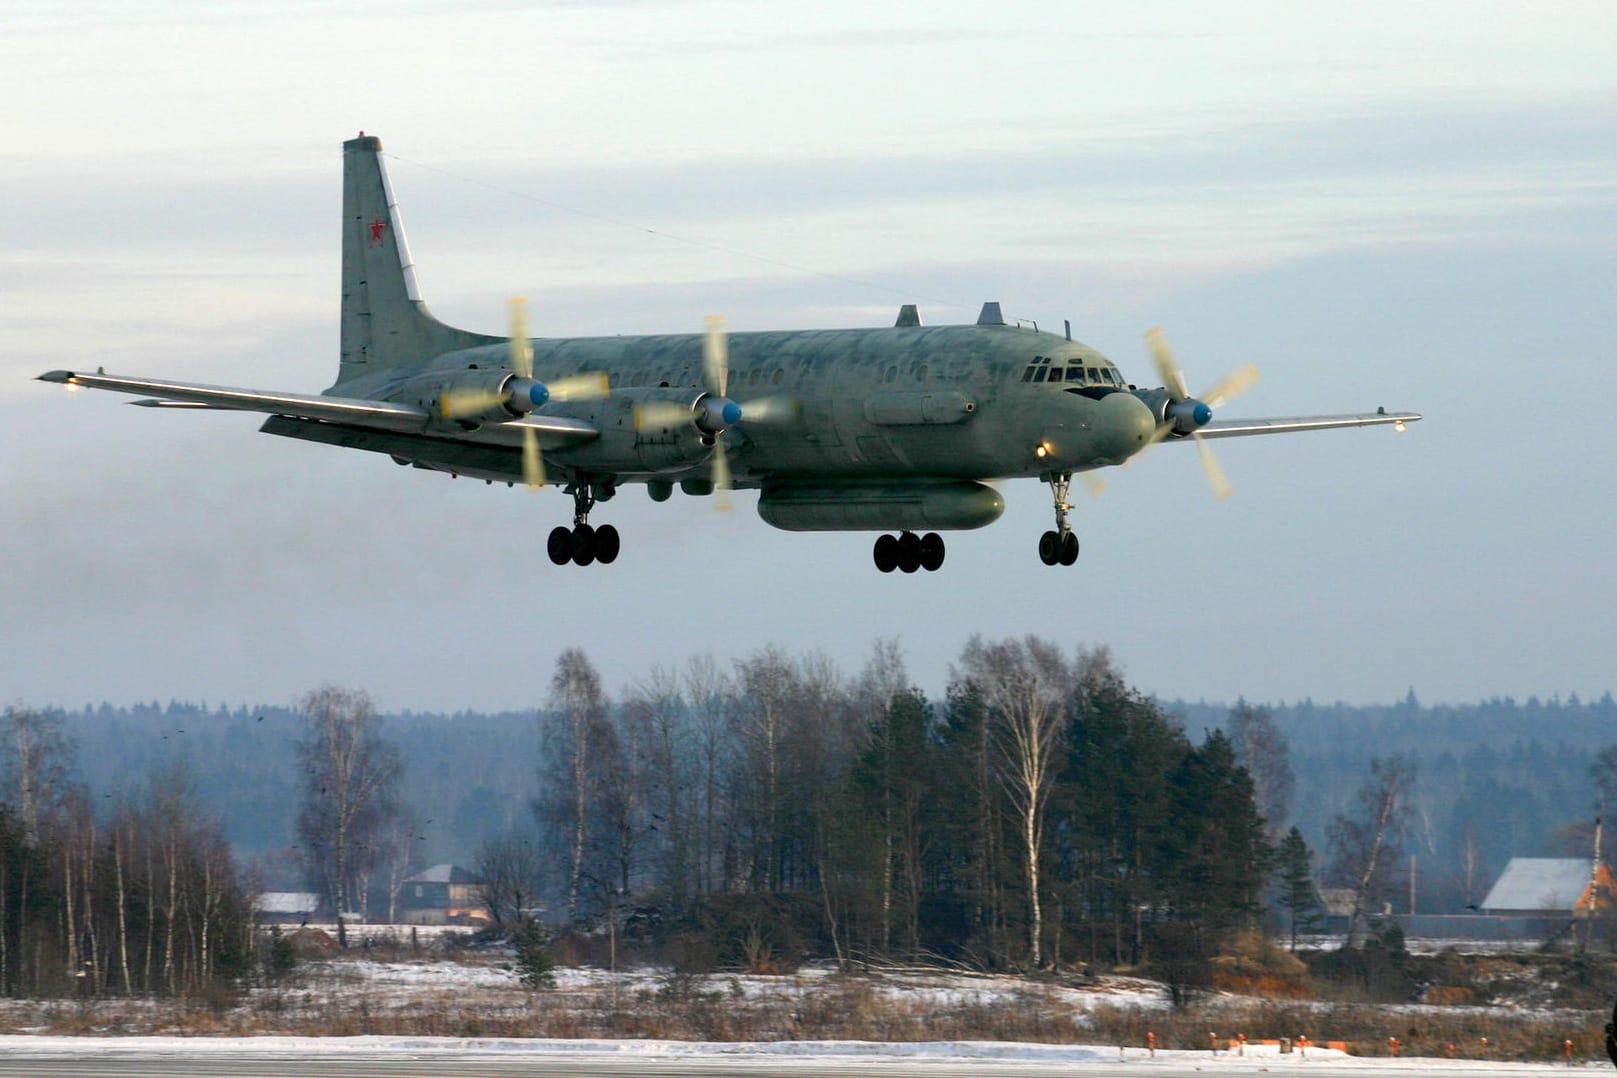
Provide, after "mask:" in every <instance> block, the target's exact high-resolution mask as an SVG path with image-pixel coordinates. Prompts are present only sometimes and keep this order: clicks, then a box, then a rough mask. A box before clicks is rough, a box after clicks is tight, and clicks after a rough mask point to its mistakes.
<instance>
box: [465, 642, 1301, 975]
mask: <svg viewBox="0 0 1617 1078" xmlns="http://www.w3.org/2000/svg"><path fill="white" fill-rule="evenodd" d="M550 704H551V707H550V709H549V710H548V711H547V712H546V713H545V715H544V717H543V719H542V723H543V730H542V734H543V736H542V741H541V751H540V757H539V761H540V763H539V767H540V781H539V783H538V784H537V788H536V792H535V797H534V802H533V803H534V807H535V818H534V819H533V820H532V821H531V822H528V823H525V824H524V825H522V826H521V827H519V828H517V829H516V830H515V831H514V832H513V833H511V834H508V835H506V836H504V837H502V838H500V839H498V840H496V841H494V842H492V843H490V844H489V845H488V846H487V847H486V848H485V850H484V853H483V856H482V857H481V858H480V865H481V867H482V869H483V870H484V873H485V875H486V877H487V878H488V879H489V880H490V882H491V883H492V884H493V885H494V886H493V887H492V888H491V897H492V898H493V899H494V902H495V904H496V907H497V912H500V913H501V914H502V915H507V914H509V913H510V912H511V910H512V908H514V906H515V905H516V904H517V901H518V900H517V899H516V897H515V896H512V897H511V898H510V899H509V900H506V891H505V886H506V884H507V883H508V882H509V881H519V882H521V881H523V877H524V872H526V873H527V874H528V876H527V880H526V882H527V885H528V887H529V894H530V895H531V894H534V893H535V892H537V894H538V895H539V896H540V897H541V899H542V900H543V901H544V902H545V903H547V904H548V905H549V906H550V907H551V908H552V910H553V911H555V912H558V913H561V914H564V915H565V917H564V919H567V920H572V921H575V922H589V921H594V920H596V919H598V918H601V917H603V916H604V917H607V918H608V919H610V920H612V921H614V922H616V921H626V922H627V921H630V920H633V919H634V918H636V917H638V918H641V919H643V920H644V919H650V920H655V921H658V922H660V924H661V931H660V933H659V934H660V936H661V938H663V939H664V940H671V941H674V942H675V944H676V946H677V945H681V941H682V945H683V946H685V947H687V948H688V949H690V950H691V951H693V952H699V951H702V950H703V949H706V951H707V954H706V955H705V956H703V957H704V960H707V961H723V962H745V963H747V964H748V965H751V966H754V967H759V966H766V965H767V964H768V963H769V962H770V961H772V960H774V961H779V960H795V959H796V958H800V957H802V956H803V955H805V954H816V955H823V956H826V957H835V958H838V959H840V960H843V961H849V960H853V959H855V958H860V957H869V956H872V955H881V956H888V957H898V958H926V957H943V958H948V959H952V960H959V961H967V962H970V963H972V964H974V965H978V966H982V967H990V968H1022V969H1033V968H1042V967H1047V966H1051V965H1055V964H1062V965H1071V964H1075V963H1084V962H1099V963H1104V964H1108V965H1110V964H1116V963H1128V964H1136V963H1139V962H1142V961H1147V960H1150V959H1152V958H1154V957H1155V958H1163V957H1165V956H1167V955H1172V956H1175V957H1176V958H1183V957H1185V956H1206V955H1208V954H1211V953H1213V952H1214V950H1215V949H1216V948H1217V947H1219V946H1220V945H1221V944H1222V943H1223V942H1225V940H1226V937H1227V936H1228V934H1229V933H1230V932H1231V931H1232V930H1234V929H1237V928H1240V927H1243V926H1251V925H1256V924H1257V923H1258V915H1259V913H1260V908H1261V896H1262V892H1263V884H1264V873H1265V866H1266V865H1268V864H1269V861H1270V857H1269V843H1268V841H1267V839H1266V836H1265V832H1264V820H1263V818H1262V817H1261V816H1260V815H1259V812H1258V809H1257V804H1256V800H1255V794H1254V786H1253V781H1252V778H1251V777H1250V774H1249V772H1248V770H1247V768H1246V767H1244V766H1243V763H1242V760H1241V759H1240V758H1239V755H1238V751H1237V747H1236V745H1235V744H1234V743H1233V742H1232V740H1231V739H1230V738H1229V737H1227V736H1226V735H1225V734H1224V733H1223V732H1222V731H1219V730H1213V731H1209V732H1207V733H1206V734H1205V735H1204V736H1203V737H1202V738H1200V739H1199V740H1193V739H1192V738H1191V737H1189V736H1188V735H1187V734H1186V732H1185V730H1184V728H1183V726H1182V725H1181V723H1180V722H1179V721H1178V720H1177V719H1175V718H1174V717H1172V716H1170V715H1169V714H1167V713H1166V712H1165V711H1164V710H1162V709H1161V708H1160V707H1159V706H1158V705H1157V704H1156V703H1154V702H1153V701H1151V700H1150V699H1148V698H1147V697H1145V696H1144V695H1142V694H1141V693H1139V692H1138V691H1136V690H1134V689H1132V688H1131V687H1129V686H1128V685H1127V684H1126V683H1125V682H1124V680H1123V679H1122V677H1121V676H1120V675H1119V674H1118V672H1117V671H1116V670H1115V669H1114V668H1113V666H1112V664H1111V662H1110V661H1109V658H1108V657H1107V655H1106V653H1105V652H1104V651H1085V652H1079V653H1078V654H1076V655H1067V654H1064V653H1062V652H1061V651H1060V650H1059V649H1058V648H1056V647H1054V646H1053V645H1051V644H1049V643H1047V642H1045V641H1042V640H1039V639H1036V638H1031V637H1029V638H1025V639H1021V640H1011V641H1004V642H998V643H990V642H984V641H982V640H973V641H972V642H971V643H970V644H969V645H968V646H967V647H966V648H965V650H964V651H963V652H962V654H961V656H960V658H959V662H958V665H957V672H956V676H955V679H954V681H953V683H952V684H951V686H950V688H949V692H948V694H947V697H946V698H945V699H944V700H942V701H937V702H932V701H928V700H927V699H925V698H924V697H923V696H922V695H921V694H920V693H919V692H918V691H916V690H915V689H914V688H913V687H911V686H910V685H909V683H908V681H907V679H906V677H905V675H904V671H903V667H902V664H901V662H900V661H899V659H898V656H897V654H896V652H895V651H894V649H892V648H891V647H881V648H878V649H877V652H876V654H875V656H874V657H873V658H872V661H871V663H870V665H869V666H868V667H867V668H866V669H865V670H864V672H863V673H862V674H861V675H860V676H858V677H857V678H854V679H852V680H844V679H842V678H841V677H839V675H838V674H837V672H836V671H835V670H834V669H833V668H832V667H831V666H830V665H829V664H827V663H825V662H823V661H821V660H818V659H815V658H813V657H797V656H791V655H787V654H785V653H783V652H780V651H777V650H772V649H771V650H765V651H762V652H759V653H757V654H755V655H753V656H750V657H749V658H746V659H744V660H741V661H740V662H738V663H737V664H736V665H735V668H734V670H733V672H727V671H722V670H720V669H719V668H717V667H716V666H715V665H714V664H712V663H711V662H708V661H705V660H698V661H696V662H693V663H692V664H691V665H690V666H689V667H687V668H686V669H685V670H684V671H682V672H679V673H672V672H667V671H663V672H657V673H654V674H652V675H651V676H649V677H648V678H647V680H646V681H645V682H643V683H642V684H640V685H638V686H637V687H635V688H634V689H632V690H631V691H630V692H628V693H626V694H625V695H624V696H623V698H622V699H620V700H618V701H616V702H615V703H614V702H612V701H609V700H608V699H607V698H606V696H605V694H604V693H603V692H602V691H601V688H600V684H599V679H598V678H597V676H596V675H595V672H594V671H593V669H592V668H591V667H590V665H589V663H588V660H587V659H586V658H585V656H583V655H582V654H580V653H578V652H576V651H574V652H568V653H566V654H564V655H563V656H562V658H561V660H560V662H559V663H558V669H557V673H556V677H555V683H554V692H553V696H552V699H551V701H550ZM1272 748H1273V749H1274V750H1275V751H1278V752H1282V753H1283V751H1284V748H1283V745H1281V744H1274V745H1272ZM530 849H531V850H532V851H533V852H534V853H535V854H536V856H524V854H525V851H527V850H530ZM513 866H514V867H513Z"/></svg>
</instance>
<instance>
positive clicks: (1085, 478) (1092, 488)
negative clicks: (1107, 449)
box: [1078, 472, 1106, 498]
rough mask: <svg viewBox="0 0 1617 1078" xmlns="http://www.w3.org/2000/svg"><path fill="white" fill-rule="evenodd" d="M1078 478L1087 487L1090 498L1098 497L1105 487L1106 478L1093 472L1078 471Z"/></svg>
mask: <svg viewBox="0 0 1617 1078" xmlns="http://www.w3.org/2000/svg"><path fill="white" fill-rule="evenodd" d="M1078 479H1079V480H1080V481H1081V482H1082V483H1083V484H1084V486H1085V487H1086V488H1088V490H1089V496H1090V497H1091V498H1098V497H1100V495H1101V491H1103V490H1105V489H1106V480H1104V479H1102V478H1101V477H1100V476H1099V475H1097V474H1096V473H1094V472H1079V473H1078Z"/></svg>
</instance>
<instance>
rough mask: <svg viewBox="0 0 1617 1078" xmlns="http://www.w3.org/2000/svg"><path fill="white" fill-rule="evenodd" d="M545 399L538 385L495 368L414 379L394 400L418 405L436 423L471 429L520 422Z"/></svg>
mask: <svg viewBox="0 0 1617 1078" xmlns="http://www.w3.org/2000/svg"><path fill="white" fill-rule="evenodd" d="M547 398H548V393H547V391H546V390H545V387H544V386H543V385H541V384H540V383H539V382H536V381H534V380H533V379H532V378H519V377H517V376H516V375H515V374H513V373H512V372H511V371H508V370H500V369H498V368H495V369H493V370H474V369H468V370H463V371H452V372H449V373H447V374H446V373H442V372H440V373H436V374H431V375H426V376H424V377H421V378H414V379H411V380H410V381H409V382H406V383H405V384H404V386H403V388H402V389H401V391H400V392H399V394H398V396H397V397H396V398H395V399H398V400H403V401H406V402H408V403H410V404H418V405H420V406H421V407H423V408H425V409H427V410H428V411H429V412H431V413H432V414H433V415H434V416H436V417H438V418H440V419H452V420H455V421H457V422H460V423H465V424H468V425H473V426H475V425H477V424H481V423H504V422H506V421H508V420H511V419H520V418H521V417H523V416H525V415H527V414H528V413H529V412H531V411H533V410H534V409H535V408H537V407H538V406H539V405H541V404H543V403H544V402H545V400H546V399H547Z"/></svg>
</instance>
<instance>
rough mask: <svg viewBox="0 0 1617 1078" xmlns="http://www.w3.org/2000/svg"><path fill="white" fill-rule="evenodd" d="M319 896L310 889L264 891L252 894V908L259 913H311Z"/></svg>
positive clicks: (317, 903)
mask: <svg viewBox="0 0 1617 1078" xmlns="http://www.w3.org/2000/svg"><path fill="white" fill-rule="evenodd" d="M319 906H320V896H319V895H317V894H314V893H313V892H310V891H264V892H262V893H260V894H257V895H254V896H253V909H255V910H257V911H258V912H259V913H313V912H314V911H315V910H316V909H317V908H319Z"/></svg>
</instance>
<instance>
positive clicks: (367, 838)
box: [297, 685, 400, 947]
mask: <svg viewBox="0 0 1617 1078" xmlns="http://www.w3.org/2000/svg"><path fill="white" fill-rule="evenodd" d="M302 711H303V715H304V733H303V737H302V739H301V740H299V742H298V746H297V751H298V762H299V763H300V764H301V765H302V766H303V771H304V775H303V791H304V793H303V808H302V811H301V812H300V813H299V814H298V836H299V838H300V839H301V840H302V843H303V846H302V851H301V852H302V860H303V863H304V869H305V872H306V873H307V874H308V877H309V882H310V884H311V885H313V886H315V887H317V888H318V889H319V890H320V891H321V892H323V893H324V894H325V895H326V896H327V898H328V899H329V900H330V902H331V903H332V906H333V909H334V911H335V913H336V915H337V940H338V943H339V944H341V945H342V946H344V947H346V946H348V931H347V928H346V926H345V923H344V914H346V913H348V912H349V911H350V909H351V907H352V904H353V902H354V900H355V898H357V897H359V893H360V887H359V885H358V881H359V880H360V879H361V878H363V877H364V876H365V875H367V874H368V873H369V871H370V868H371V862H372V860H373V859H374V857H375V855H376V852H377V848H378V844H379V835H380V831H381V828H382V826H383V824H384V823H385V822H386V821H387V819H388V817H390V816H391V815H392V814H393V812H394V811H395V809H396V807H397V786H398V781H399V774H400V764H399V754H398V750H397V748H395V747H394V746H393V745H392V744H391V743H390V742H388V741H386V740H385V739H383V737H382V735H381V730H380V728H379V721H378V719H377V715H376V708H375V706H374V705H373V704H372V703H371V699H370V697H369V696H367V695H366V694H365V693H363V692H358V691H355V690H350V689H342V688H338V687H337V686H335V685H326V686H322V687H321V688H319V689H316V690H315V691H313V692H311V693H309V694H308V695H307V696H305V697H304V698H303V702H302Z"/></svg>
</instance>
